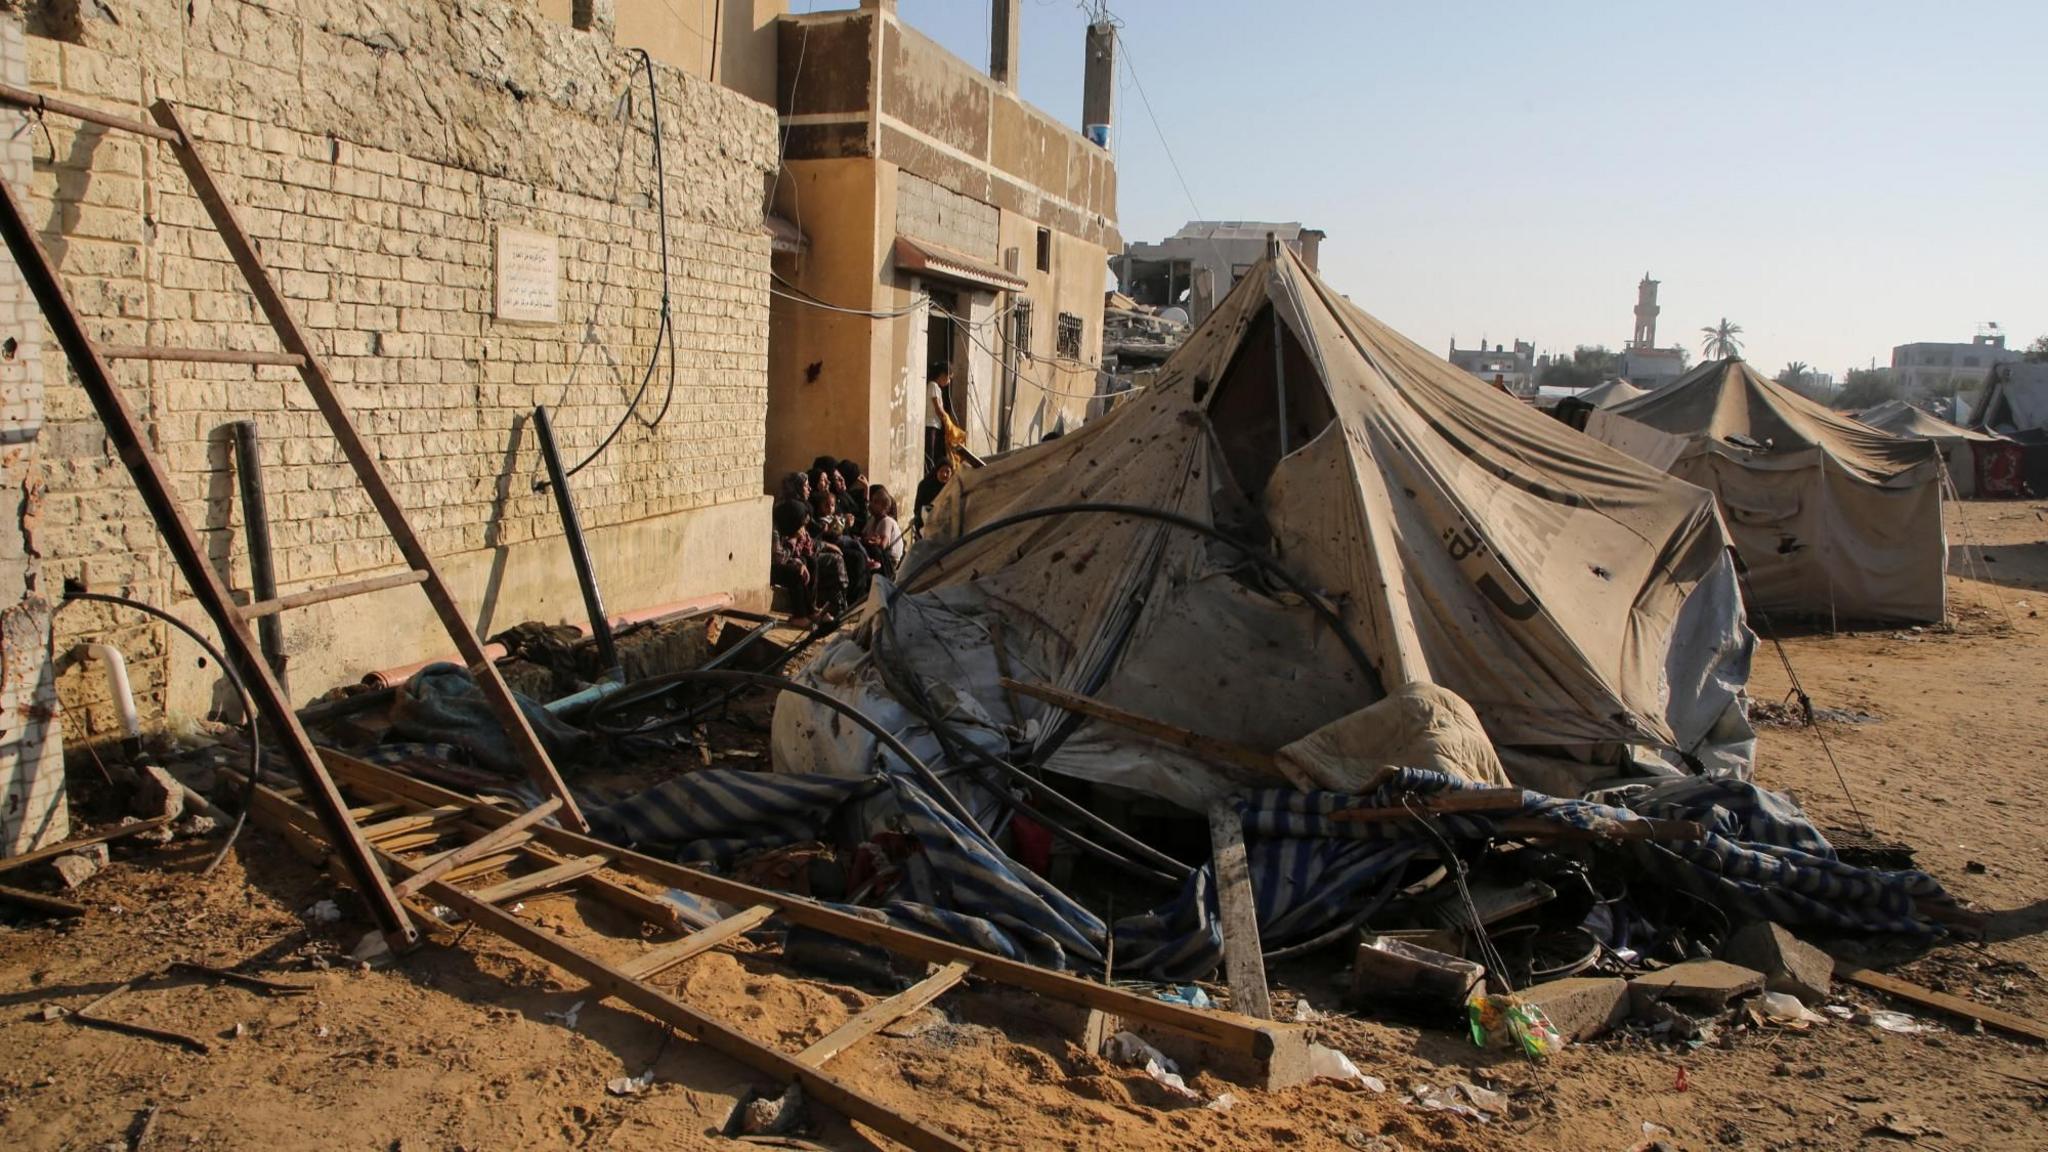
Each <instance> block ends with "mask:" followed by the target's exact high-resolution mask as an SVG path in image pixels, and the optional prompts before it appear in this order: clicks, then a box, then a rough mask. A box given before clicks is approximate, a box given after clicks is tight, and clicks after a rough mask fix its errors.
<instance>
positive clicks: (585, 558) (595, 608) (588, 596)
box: [533, 406, 619, 676]
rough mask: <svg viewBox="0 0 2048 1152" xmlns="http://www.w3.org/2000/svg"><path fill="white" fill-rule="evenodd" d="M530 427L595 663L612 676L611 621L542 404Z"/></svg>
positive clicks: (616, 660)
mask: <svg viewBox="0 0 2048 1152" xmlns="http://www.w3.org/2000/svg"><path fill="white" fill-rule="evenodd" d="M533 430H534V433H535V434H536V436H537V437H538V439H539V440H540V454H541V457H542V458H543V459H545V460H546V461H547V465H548V486H549V487H550V488H553V489H554V492H555V507H556V508H558V509H560V511H561V514H562V536H563V538H564V539H566V540H567V541H568V542H569V560H570V562H571V563H573V564H574V565H575V566H576V583H577V585H578V586H580V587H581V588H582V589H583V610H584V612H585V613H586V614H587V615H588V616H589V617H590V635H591V637H592V638H593V639H595V640H596V641H597V659H598V663H599V664H600V665H601V666H603V667H604V668H606V669H609V670H610V671H611V672H612V674H613V675H615V676H616V675H617V674H618V671H619V650H618V647H617V645H615V644H614V643H613V642H612V622H611V621H610V620H609V619H607V618H606V617H605V614H604V597H603V596H602V595H601V594H600V593H599V592H598V590H597V574H596V573H595V572H593V571H592V570H591V567H590V549H589V547H588V546H587V545H586V544H585V543H584V540H583V522H582V521H581V520H579V519H577V517H576V502H575V500H573V499H572V498H571V497H570V495H569V476H568V474H567V473H566V472H564V471H563V470H562V454H561V453H560V452H559V451H557V450H556V448H555V429H554V425H553V424H551V423H549V421H548V410H547V408H546V407H544V406H542V407H536V408H534V410H533Z"/></svg>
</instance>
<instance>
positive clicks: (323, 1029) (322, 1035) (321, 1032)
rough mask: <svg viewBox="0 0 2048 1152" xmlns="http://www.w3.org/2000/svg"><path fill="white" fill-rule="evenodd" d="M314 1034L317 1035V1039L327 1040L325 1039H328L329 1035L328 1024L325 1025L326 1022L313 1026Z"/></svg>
mask: <svg viewBox="0 0 2048 1152" xmlns="http://www.w3.org/2000/svg"><path fill="white" fill-rule="evenodd" d="M313 1036H314V1037H315V1038H316V1039H320V1040H325V1039H327V1036H328V1032H327V1025H325V1024H315V1025H314V1026H313Z"/></svg>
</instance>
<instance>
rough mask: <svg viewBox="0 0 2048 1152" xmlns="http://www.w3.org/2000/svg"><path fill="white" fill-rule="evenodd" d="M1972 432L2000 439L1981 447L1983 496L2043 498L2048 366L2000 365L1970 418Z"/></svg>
mask: <svg viewBox="0 0 2048 1152" xmlns="http://www.w3.org/2000/svg"><path fill="white" fill-rule="evenodd" d="M1970 427H1971V429H1973V430H1975V431H1978V432H1985V433H1990V434H1994V435H1998V436H2002V437H2004V438H2005V439H2006V441H2007V443H2005V444H2003V445H2000V446H1997V447H1992V446H1988V445H1987V446H1986V447H1985V448H1984V449H1982V450H1981V451H1979V453H1978V455H1979V457H1980V458H1981V459H1982V460H1983V467H1982V468H1981V469H1980V470H1979V471H1980V474H1979V476H1978V485H1977V490H1978V492H1979V494H1981V495H1985V496H2040V495H2041V494H2043V493H2048V364H2037V363H2031V362H2022V363H2017V364H1999V365H1996V366H1994V367H1993V368H1992V369H1991V382H1990V384H1989V385H1988V386H1987V387H1986V388H1985V389H1984V398H1983V400H1982V401H1981V402H1980V403H1979V404H1978V405H1977V412H1976V414H1975V415H1974V416H1972V417H1971V418H1970Z"/></svg>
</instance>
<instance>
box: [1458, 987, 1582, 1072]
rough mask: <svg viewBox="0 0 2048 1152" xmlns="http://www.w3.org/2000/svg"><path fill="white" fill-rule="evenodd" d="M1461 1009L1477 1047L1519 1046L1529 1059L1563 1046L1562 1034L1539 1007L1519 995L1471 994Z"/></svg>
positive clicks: (1542, 1056)
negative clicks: (1559, 1033) (1468, 1021)
mask: <svg viewBox="0 0 2048 1152" xmlns="http://www.w3.org/2000/svg"><path fill="white" fill-rule="evenodd" d="M1465 1008H1466V1014H1467V1015H1468V1017H1469V1018H1470V1020H1471V1025H1472V1043H1474V1044H1477V1045H1478V1046H1480V1047H1481V1048H1520V1049H1521V1050H1522V1051H1523V1052H1524V1053H1525V1054H1527V1055H1528V1056H1529V1057H1530V1058H1532V1059H1536V1060H1541V1059H1543V1058H1545V1057H1547V1056H1550V1055H1552V1054H1554V1053H1556V1052H1557V1051H1558V1049H1560V1048H1563V1047H1564V1043H1565V1042H1564V1037H1563V1036H1560V1035H1558V1032H1557V1029H1556V1028H1554V1027H1552V1026H1551V1023H1550V1018H1549V1017H1547V1016H1545V1015H1544V1014H1543V1009H1541V1008H1538V1007H1537V1006H1535V1005H1534V1004H1531V1003H1529V1002H1527V1001H1525V1000H1523V999H1522V998H1521V997H1519V996H1512V995H1510V996H1496V995H1480V996H1474V997H1472V999H1470V1000H1468V1001H1466V1004H1465Z"/></svg>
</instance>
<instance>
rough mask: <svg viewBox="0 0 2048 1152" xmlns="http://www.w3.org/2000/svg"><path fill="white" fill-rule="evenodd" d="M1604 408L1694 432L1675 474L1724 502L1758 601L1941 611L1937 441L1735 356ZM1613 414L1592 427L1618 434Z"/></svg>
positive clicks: (1831, 610)
mask: <svg viewBox="0 0 2048 1152" xmlns="http://www.w3.org/2000/svg"><path fill="white" fill-rule="evenodd" d="M1606 415H1607V416H1609V417H1622V418H1626V419H1627V420H1629V421H1634V422H1637V423H1640V424H1643V425H1646V426H1648V427H1650V428H1653V429H1656V430H1657V431H1660V432H1663V433H1666V434H1668V435H1671V436H1676V437H1680V438H1682V439H1683V440H1684V441H1685V444H1684V447H1683V448H1682V450H1680V451H1679V452H1678V453H1677V458H1676V459H1675V460H1674V461H1673V462H1672V463H1671V465H1670V468H1671V474H1672V475H1674V476H1678V477H1680V478H1682V479H1685V480H1690V481H1692V482H1693V483H1695V484H1698V485H1700V486H1701V487H1703V488H1706V489H1708V490H1709V491H1711V492H1713V493H1714V494H1715V495H1716V496H1718V497H1719V498H1720V500H1721V508H1722V512H1723V514H1724V515H1725V516H1726V518H1727V521H1728V527H1729V531H1730V532H1731V533H1733V535H1734V537H1735V547H1736V550H1737V551H1738V552H1739V553H1740V554H1741V556H1742V559H1743V562H1744V564H1745V565H1746V566H1747V568H1748V575H1747V594H1746V597H1745V598H1746V600H1747V602H1748V604H1749V606H1750V608H1751V609H1752V610H1753V611H1762V612H1767V613H1771V612H1775V613H1793V614H1799V615H1803V616H1810V617H1818V618H1820V619H1824V620H1828V621H1831V622H1834V621H1851V620H1862V621H1894V620H1928V621H1936V620H1940V619H1942V617H1943V611H1944V608H1945V603H1946V602H1945V599H1944V595H1945V581H1944V576H1945V573H1946V570H1947V545H1946V542H1945V540H1944V538H1943V535H1942V501H1941V489H1942V484H1941V475H1942V473H1941V458H1940V455H1939V453H1938V452H1937V451H1936V450H1935V447H1934V445H1933V444H1932V443H1930V442H1929V441H1925V440H1905V439H1901V438H1899V437H1897V436H1893V435H1890V434H1889V433H1885V432H1880V431H1878V430H1877V429H1875V428H1871V427H1869V426H1867V425H1864V424H1861V423H1858V422H1857V421H1855V420H1852V419H1850V418H1849V417H1847V416H1844V415H1842V414H1840V413H1838V412H1834V411H1831V410H1829V409H1827V408H1825V407H1822V406H1821V405H1819V404H1816V403H1814V402H1813V401H1811V400H1808V399H1807V398H1806V397H1804V396H1801V395H1799V394H1798V393H1797V392H1794V391H1792V390H1791V389H1789V388H1784V387H1781V386H1780V385H1778V384H1775V383H1773V382H1771V381H1769V380H1766V379H1764V378H1763V377H1762V376H1760V375H1758V374H1757V373H1756V371H1755V370H1754V369H1752V368H1750V366H1749V365H1748V364H1746V363H1744V362H1743V361H1741V360H1740V359H1736V358H1732V357H1731V358H1729V359H1726V360H1711V361H1708V362H1707V363H1704V364H1701V365H1700V366H1699V367H1697V368H1694V369H1693V370H1692V371H1690V372H1688V373H1686V374H1685V375H1684V376H1681V377H1679V378H1678V379H1677V380H1674V381H1672V382H1671V383H1670V384H1667V385H1665V386H1664V387H1662V388H1659V389H1658V390H1657V391H1655V392H1652V393H1651V394H1649V395H1648V396H1644V397H1642V398H1641V399H1638V400H1632V401H1630V402H1628V403H1626V404H1622V405H1619V406H1617V407H1615V408H1613V409H1610V410H1608V412H1607V413H1606ZM1612 423H1613V422H1612V421H1594V422H1591V423H1589V424H1588V430H1589V432H1591V433H1592V434H1593V435H1595V436H1600V437H1603V438H1606V439H1608V440H1610V441H1612V442H1618V438H1617V437H1616V436H1614V435H1613V434H1612V432H1610V431H1606V429H1608V428H1609V427H1610V425H1611V424H1612Z"/></svg>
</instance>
